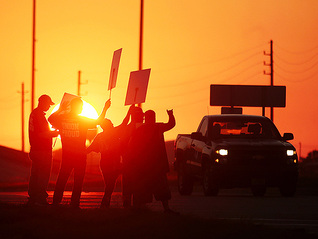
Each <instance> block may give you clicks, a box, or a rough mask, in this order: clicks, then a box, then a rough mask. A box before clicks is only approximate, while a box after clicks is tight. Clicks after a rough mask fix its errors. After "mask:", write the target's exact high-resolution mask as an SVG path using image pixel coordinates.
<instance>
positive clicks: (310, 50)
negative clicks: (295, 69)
mask: <svg viewBox="0 0 318 239" xmlns="http://www.w3.org/2000/svg"><path fill="white" fill-rule="evenodd" d="M275 47H278V48H279V49H281V50H283V51H285V52H287V53H290V54H295V55H299V54H305V53H308V52H313V51H314V50H316V49H317V50H318V46H315V47H313V48H311V49H307V50H304V51H290V50H287V49H285V48H283V47H281V46H280V45H279V44H278V45H277V44H276V43H275Z"/></svg>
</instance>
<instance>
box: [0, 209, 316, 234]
mask: <svg viewBox="0 0 318 239" xmlns="http://www.w3.org/2000/svg"><path fill="white" fill-rule="evenodd" d="M0 215H1V216H0V238H17V239H18V238H32V239H36V238H56V239H62V238H100V237H104V238H138V239H140V238H153V239H155V238H244V239H249V238H257V239H262V238H271V239H275V238H279V239H283V238H288V239H294V238H295V239H296V238H297V239H307V238H317V236H315V235H313V234H309V233H307V232H306V231H305V230H302V229H278V228H273V227H267V226H261V225H255V224H252V223H248V222H246V221H245V222H229V221H226V220H216V219H211V220H204V219H200V218H195V217H191V216H181V215H167V214H164V213H161V212H153V211H136V210H124V209H105V210H101V209H81V210H75V209H70V208H57V209H56V208H52V207H51V206H49V207H33V208H32V207H26V206H23V205H12V204H1V203H0Z"/></svg>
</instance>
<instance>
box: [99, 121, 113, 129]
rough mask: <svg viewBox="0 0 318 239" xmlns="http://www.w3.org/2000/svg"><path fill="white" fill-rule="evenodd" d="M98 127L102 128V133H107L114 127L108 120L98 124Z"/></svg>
mask: <svg viewBox="0 0 318 239" xmlns="http://www.w3.org/2000/svg"><path fill="white" fill-rule="evenodd" d="M100 127H102V129H103V130H104V131H107V130H111V129H113V128H114V125H113V123H112V122H111V121H110V120H109V119H106V118H105V119H104V120H103V122H102V123H101V124H100Z"/></svg>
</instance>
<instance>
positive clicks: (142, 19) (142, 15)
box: [138, 0, 144, 107]
mask: <svg viewBox="0 0 318 239" xmlns="http://www.w3.org/2000/svg"><path fill="white" fill-rule="evenodd" d="M143 25H144V0H140V27H139V70H142V52H143V51H142V50H143V48H142V46H143ZM138 106H139V107H141V104H138Z"/></svg>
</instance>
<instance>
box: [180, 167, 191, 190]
mask: <svg viewBox="0 0 318 239" xmlns="http://www.w3.org/2000/svg"><path fill="white" fill-rule="evenodd" d="M184 167H185V165H180V167H178V191H179V193H180V194H181V195H191V193H192V191H193V179H192V178H191V176H189V175H187V174H186V172H185V170H184Z"/></svg>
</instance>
